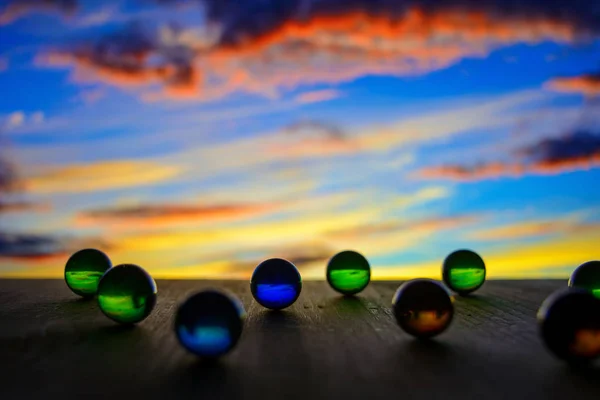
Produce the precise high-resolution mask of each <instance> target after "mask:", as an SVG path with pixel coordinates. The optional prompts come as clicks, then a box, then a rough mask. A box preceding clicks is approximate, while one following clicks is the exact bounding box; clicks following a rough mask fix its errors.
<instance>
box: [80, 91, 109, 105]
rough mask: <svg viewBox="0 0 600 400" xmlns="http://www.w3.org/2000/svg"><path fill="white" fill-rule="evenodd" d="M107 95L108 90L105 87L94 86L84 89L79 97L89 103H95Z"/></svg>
mask: <svg viewBox="0 0 600 400" xmlns="http://www.w3.org/2000/svg"><path fill="white" fill-rule="evenodd" d="M105 96H106V90H105V89H103V88H94V89H87V90H83V91H82V92H81V93H80V94H79V98H80V99H81V100H82V101H83V102H84V103H87V104H94V103H96V102H98V101H99V100H101V99H102V98H104V97H105Z"/></svg>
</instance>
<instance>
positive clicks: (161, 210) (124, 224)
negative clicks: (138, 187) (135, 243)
mask: <svg viewBox="0 0 600 400" xmlns="http://www.w3.org/2000/svg"><path fill="white" fill-rule="evenodd" d="M278 208H279V206H278V205H276V204H251V203H248V204H214V205H183V204H159V205H140V206H132V207H121V208H110V209H100V210H89V211H85V212H82V213H80V214H79V215H78V216H77V222H78V223H79V224H81V225H83V226H86V225H97V226H102V227H106V226H110V227H121V228H129V229H140V228H147V227H161V226H171V225H179V224H198V223H214V222H222V221H240V220H244V219H249V218H253V217H257V216H261V215H264V214H267V213H270V212H273V211H275V210H276V209H278Z"/></svg>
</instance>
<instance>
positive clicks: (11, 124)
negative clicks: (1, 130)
mask: <svg viewBox="0 0 600 400" xmlns="http://www.w3.org/2000/svg"><path fill="white" fill-rule="evenodd" d="M24 122H25V113H23V111H15V112H13V113H11V114H9V115H8V117H7V118H6V122H5V123H4V124H5V126H6V128H8V129H13V128H18V127H19V126H21V125H23V123H24Z"/></svg>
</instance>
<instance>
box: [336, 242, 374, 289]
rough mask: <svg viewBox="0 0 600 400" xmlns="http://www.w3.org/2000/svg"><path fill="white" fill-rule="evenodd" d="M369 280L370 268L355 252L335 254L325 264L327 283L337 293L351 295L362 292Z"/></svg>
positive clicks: (360, 255) (364, 259)
mask: <svg viewBox="0 0 600 400" xmlns="http://www.w3.org/2000/svg"><path fill="white" fill-rule="evenodd" d="M370 280H371V266H370V265H369V262H368V261H367V259H366V258H365V257H364V256H363V255H362V254H360V253H357V252H356V251H351V250H347V251H342V252H340V253H337V254H336V255H335V256H333V257H332V258H331V260H329V263H328V264H327V282H329V285H330V286H331V287H332V288H333V289H334V290H336V291H337V292H339V293H341V294H345V295H352V294H356V293H359V292H362V291H363V290H364V288H366V287H367V285H368V284H369V281H370Z"/></svg>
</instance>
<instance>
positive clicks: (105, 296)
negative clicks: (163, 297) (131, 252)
mask: <svg viewBox="0 0 600 400" xmlns="http://www.w3.org/2000/svg"><path fill="white" fill-rule="evenodd" d="M156 294H157V288H156V283H155V282H154V279H152V277H151V276H150V275H149V274H148V273H147V272H146V271H145V270H144V269H142V268H141V267H138V266H137V265H133V264H122V265H117V266H116V267H114V268H111V269H109V270H108V271H107V272H106V273H105V274H104V276H103V277H102V279H100V283H99V284H98V305H99V306H100V310H102V312H103V313H104V315H106V316H107V317H108V318H110V319H112V320H113V321H116V322H119V323H122V324H135V323H137V322H140V321H142V320H144V319H145V318H146V317H147V316H148V315H150V313H151V312H152V310H153V309H154V306H155V305H156Z"/></svg>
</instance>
